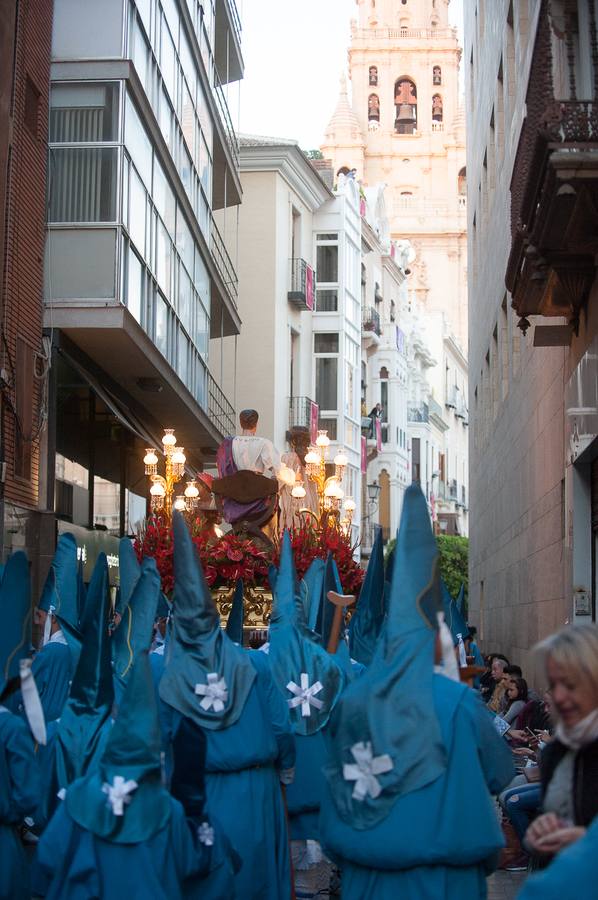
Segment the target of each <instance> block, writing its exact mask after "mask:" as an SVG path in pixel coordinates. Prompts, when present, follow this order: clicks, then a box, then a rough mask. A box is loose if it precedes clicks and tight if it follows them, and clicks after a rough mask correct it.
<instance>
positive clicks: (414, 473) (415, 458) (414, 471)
mask: <svg viewBox="0 0 598 900" xmlns="http://www.w3.org/2000/svg"><path fill="white" fill-rule="evenodd" d="M420 478H421V465H420V439H419V438H415V437H414V438H411V480H412V481H419V480H420Z"/></svg>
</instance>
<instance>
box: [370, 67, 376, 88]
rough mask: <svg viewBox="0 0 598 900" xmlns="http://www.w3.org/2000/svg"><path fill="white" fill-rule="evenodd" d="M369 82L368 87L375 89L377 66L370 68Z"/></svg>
mask: <svg viewBox="0 0 598 900" xmlns="http://www.w3.org/2000/svg"><path fill="white" fill-rule="evenodd" d="M369 82H370V87H376V85H377V84H378V67H377V66H370V70H369Z"/></svg>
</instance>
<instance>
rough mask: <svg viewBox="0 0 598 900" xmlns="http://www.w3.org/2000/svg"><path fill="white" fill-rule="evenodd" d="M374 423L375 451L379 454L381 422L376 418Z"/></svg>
mask: <svg viewBox="0 0 598 900" xmlns="http://www.w3.org/2000/svg"><path fill="white" fill-rule="evenodd" d="M374 421H375V422H376V450H377V451H378V453H380V451H381V450H382V422H381V421H380V419H379V418H378V416H376V418H375V420H374Z"/></svg>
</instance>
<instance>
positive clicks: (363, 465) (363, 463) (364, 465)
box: [361, 435, 368, 475]
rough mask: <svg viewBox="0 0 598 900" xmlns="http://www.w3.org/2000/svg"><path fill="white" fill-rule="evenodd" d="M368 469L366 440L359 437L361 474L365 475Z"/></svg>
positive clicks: (363, 437)
mask: <svg viewBox="0 0 598 900" xmlns="http://www.w3.org/2000/svg"><path fill="white" fill-rule="evenodd" d="M367 469H368V439H367V438H366V437H365V436H364V435H362V436H361V474H362V475H365V473H366V472H367Z"/></svg>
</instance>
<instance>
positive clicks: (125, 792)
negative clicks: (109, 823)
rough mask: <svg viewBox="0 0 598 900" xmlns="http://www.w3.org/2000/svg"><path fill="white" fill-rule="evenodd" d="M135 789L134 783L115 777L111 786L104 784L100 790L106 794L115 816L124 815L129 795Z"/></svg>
mask: <svg viewBox="0 0 598 900" xmlns="http://www.w3.org/2000/svg"><path fill="white" fill-rule="evenodd" d="M136 788H137V782H136V781H132V780H131V781H125V779H124V778H123V777H122V775H115V776H114V779H113V781H112V784H108V782H107V781H106V782H104V784H103V785H102V790H103V791H104V793H105V794H108V803H109V804H110V806H111V807H112V812H113V814H114V815H115V816H122V815H124V811H125V804H126V803H130V802H131V794H132V793H133V791H134V790H136Z"/></svg>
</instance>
